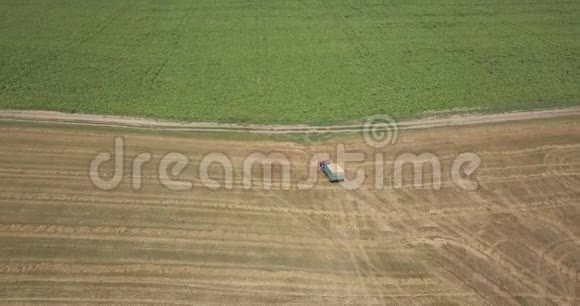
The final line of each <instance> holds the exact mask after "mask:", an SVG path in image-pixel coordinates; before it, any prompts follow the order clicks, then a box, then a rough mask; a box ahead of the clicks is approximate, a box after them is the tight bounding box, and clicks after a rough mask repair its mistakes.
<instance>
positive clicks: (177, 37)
mask: <svg viewBox="0 0 580 306" xmlns="http://www.w3.org/2000/svg"><path fill="white" fill-rule="evenodd" d="M196 3H197V2H196V1H191V5H190V6H189V7H188V9H187V10H186V12H185V14H184V15H183V18H181V20H180V21H179V22H178V23H177V25H176V27H175V28H174V29H173V32H172V35H171V37H172V38H173V41H172V42H171V43H170V44H168V45H167V47H166V48H165V49H164V50H163V52H162V56H161V57H162V58H163V61H162V62H161V64H160V65H159V66H158V67H157V69H154V68H153V66H151V67H149V68H148V69H147V72H146V73H145V75H144V76H143V78H142V80H141V83H143V82H144V81H145V80H146V79H147V75H148V74H149V72H150V71H154V72H153V74H152V76H151V80H150V81H149V84H148V88H149V89H153V88H154V86H155V83H156V82H157V79H158V78H159V75H160V74H161V73H162V72H163V70H164V69H165V67H167V65H168V64H169V61H171V59H172V58H173V56H174V55H175V52H177V49H178V48H179V43H180V42H181V40H182V39H183V36H184V34H185V32H186V30H187V29H188V28H189V25H190V23H191V19H192V17H193V14H194V13H195V11H196V10H197V7H198V6H197V5H199V3H197V5H196Z"/></svg>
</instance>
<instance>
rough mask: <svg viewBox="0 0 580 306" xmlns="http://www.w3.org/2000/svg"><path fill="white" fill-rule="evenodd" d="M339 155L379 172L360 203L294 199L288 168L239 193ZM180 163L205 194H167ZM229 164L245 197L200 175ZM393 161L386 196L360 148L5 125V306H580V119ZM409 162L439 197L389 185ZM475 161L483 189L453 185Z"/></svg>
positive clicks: (440, 132)
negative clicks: (428, 163) (288, 163)
mask: <svg viewBox="0 0 580 306" xmlns="http://www.w3.org/2000/svg"><path fill="white" fill-rule="evenodd" d="M115 135H124V136H125V137H126V138H125V139H126V146H127V152H128V154H127V156H126V161H127V163H126V164H125V168H126V170H127V171H125V172H126V176H127V177H126V178H125V179H124V180H123V181H122V183H121V185H120V186H119V187H118V188H116V189H114V190H113V191H100V190H98V189H97V188H96V187H94V186H93V185H92V183H91V181H90V180H89V176H88V169H89V163H90V161H91V159H92V158H93V157H94V156H95V155H96V154H97V152H100V151H103V150H112V147H113V137H114V136H115ZM256 137H257V136H256ZM338 142H342V143H345V144H346V146H347V148H348V149H349V150H355V149H356V150H361V151H363V152H366V153H367V155H368V156H369V162H366V163H352V164H349V165H347V167H346V169H347V173H350V174H352V173H353V171H354V170H356V169H365V170H366V171H367V173H368V174H369V179H368V180H367V181H366V183H365V184H364V185H363V186H362V187H361V188H359V189H357V190H347V189H345V188H343V187H341V186H340V185H329V184H327V183H326V182H325V181H324V180H322V179H321V180H320V181H319V182H318V183H317V184H316V186H315V187H314V188H313V189H310V190H298V189H297V188H296V185H295V184H293V187H292V189H291V190H283V189H282V188H281V186H280V184H279V183H280V176H279V175H278V174H279V172H280V170H281V169H280V168H279V167H276V168H275V169H274V170H275V171H274V172H275V173H274V176H273V177H274V178H275V183H274V185H273V187H272V189H271V190H266V189H265V188H263V186H262V185H256V186H254V188H252V189H251V190H245V189H244V188H242V180H241V175H240V172H241V171H240V170H241V168H242V167H241V163H242V159H243V158H244V157H245V156H247V155H248V154H250V153H251V152H254V151H260V152H263V153H271V152H281V153H284V154H287V155H288V157H289V158H290V159H291V160H292V162H293V169H292V170H293V173H292V174H293V176H292V180H293V181H292V182H293V183H296V182H298V181H301V180H303V179H305V178H306V177H307V175H308V174H307V170H308V163H309V160H310V158H311V156H312V154H313V153H314V152H328V153H333V152H334V151H335V149H334V147H335V145H336V144H337V143H338ZM173 151H178V152H182V153H184V154H187V155H188V156H189V157H190V159H191V161H192V162H191V164H190V165H189V166H188V167H187V168H186V170H185V172H184V173H182V174H181V175H180V176H179V178H181V179H190V180H192V181H193V182H194V185H195V186H194V188H193V190H191V191H185V192H175V191H170V190H168V189H167V188H165V187H163V186H162V185H161V184H160V182H159V180H158V178H157V175H156V173H157V165H158V163H159V160H160V159H161V157H162V156H163V155H165V154H166V153H168V152H173ZM215 151H217V152H223V153H226V154H227V155H228V156H230V157H231V158H232V160H233V162H234V164H235V173H236V179H235V182H234V188H233V189H231V190H225V189H221V190H217V191H212V190H209V189H207V188H205V187H203V186H201V182H200V180H199V177H198V175H197V174H196V173H197V168H198V164H199V162H200V161H201V159H202V156H203V155H204V154H206V153H208V152H215ZM380 151H382V152H383V153H384V154H385V158H386V160H387V161H386V163H385V169H387V171H386V172H385V178H384V180H385V188H384V190H376V189H375V188H374V184H375V179H374V172H373V170H372V169H373V167H374V162H372V161H373V160H374V153H376V152H375V151H373V149H372V148H370V147H368V146H366V145H365V144H364V142H363V141H362V139H361V138H360V137H358V136H344V137H342V138H332V139H331V140H319V141H317V142H315V143H308V142H305V141H302V142H296V143H295V142H277V141H273V140H268V141H266V140H259V139H257V140H244V141H241V140H235V139H227V138H225V137H222V136H220V137H218V138H212V137H211V136H208V135H200V134H191V135H187V134H185V133H182V134H170V133H161V132H156V131H136V130H128V129H127V130H123V129H105V128H94V127H92V128H91V127H86V128H72V127H70V126H64V125H63V126H58V125H44V124H34V125H27V124H23V123H10V122H3V123H0V186H1V189H0V207H1V210H0V212H1V213H0V301H2V302H3V303H5V302H53V303H59V304H60V303H75V304H76V303H83V302H84V303H98V302H102V303H119V304H125V303H129V302H134V303H168V304H189V303H193V302H197V303H237V304H255V303H317V304H318V303H322V304H338V303H355V304H361V303H374V304H402V305H415V304H416V305H433V304H435V305H489V304H494V305H512V304H513V305H516V304H534V305H578V304H580V116H571V117H563V118H556V119H546V120H533V121H532V120H528V121H521V122H511V123H510V122H506V123H501V124H500V123H495V124H489V125H479V126H470V127H454V128H437V129H421V130H413V131H402V132H401V135H400V137H399V142H398V143H397V144H396V145H392V146H388V147H386V148H384V149H381V150H380ZM140 152H150V153H152V154H153V160H152V162H150V163H148V164H146V165H145V168H144V171H145V172H144V174H143V175H142V179H143V187H142V189H141V190H140V191H134V190H133V189H132V187H131V180H130V178H129V176H130V169H131V166H130V165H129V164H128V162H130V161H131V160H132V159H133V157H134V156H136V155H137V153H140ZM403 152H413V153H422V152H432V153H434V154H436V155H437V156H439V158H440V159H441V160H442V169H443V182H442V188H441V189H440V190H438V191H436V190H432V189H430V188H426V189H415V188H414V187H413V186H412V185H411V181H410V176H411V174H412V170H411V168H409V169H406V171H405V172H404V173H405V175H406V176H407V178H409V180H406V185H404V187H403V188H393V182H392V176H391V175H390V174H391V173H390V172H389V171H388V169H390V167H389V166H392V161H393V160H394V158H395V157H396V156H398V154H400V153H403ZM462 152H476V153H478V154H479V155H480V156H481V158H482V160H483V164H482V165H481V167H480V168H479V170H478V171H477V172H476V173H475V175H474V177H475V178H476V179H477V181H478V182H479V188H478V189H477V190H476V191H465V190H463V189H460V188H458V187H457V186H455V185H454V184H453V183H452V182H451V179H450V174H449V172H450V170H449V169H450V168H451V161H452V159H453V158H454V157H455V156H457V155H458V154H459V153H462ZM221 173H222V170H220V168H219V167H212V168H211V174H212V176H213V177H220V174H221ZM257 173H258V172H257V171H256V174H257ZM257 176H259V175H258V174H257ZM427 179H430V178H427ZM257 181H259V177H258V179H257Z"/></svg>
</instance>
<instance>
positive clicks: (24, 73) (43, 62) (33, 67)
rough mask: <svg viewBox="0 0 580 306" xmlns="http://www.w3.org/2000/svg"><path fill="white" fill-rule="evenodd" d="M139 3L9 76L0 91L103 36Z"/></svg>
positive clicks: (0, 82) (133, 3)
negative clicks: (103, 33)
mask: <svg viewBox="0 0 580 306" xmlns="http://www.w3.org/2000/svg"><path fill="white" fill-rule="evenodd" d="M137 3H138V1H133V2H131V3H130V4H129V5H128V6H126V7H122V8H120V9H118V10H117V11H115V12H114V13H113V14H111V15H110V16H109V17H107V18H106V19H105V20H104V21H103V22H101V23H100V24H98V25H97V27H96V28H97V29H96V30H95V31H94V32H91V33H89V34H87V35H85V36H83V37H81V38H80V39H78V40H77V41H74V42H72V43H69V44H68V45H66V46H65V47H64V48H62V49H60V50H58V51H57V52H56V54H51V53H48V54H46V55H44V56H42V57H41V58H40V59H38V60H37V61H36V62H34V63H32V64H31V65H30V66H31V67H30V68H28V69H25V70H23V71H22V72H21V73H19V74H16V76H8V77H6V78H4V79H2V80H0V90H3V89H6V88H8V87H9V86H12V85H14V84H16V83H17V82H19V81H21V80H23V79H24V78H26V77H27V76H29V75H30V74H31V73H33V72H34V71H36V70H38V69H39V68H41V67H43V66H44V65H46V64H47V63H50V62H54V61H56V60H57V59H59V58H61V57H62V56H64V55H66V54H67V53H69V52H71V51H73V50H74V49H77V48H79V47H80V46H81V45H83V44H84V43H87V42H89V41H91V40H92V39H94V38H95V37H97V36H98V35H99V34H101V33H102V32H103V31H105V29H107V27H108V26H109V25H111V24H112V23H113V22H115V21H116V20H117V19H119V17H121V16H123V15H124V14H125V13H127V12H128V11H129V10H131V9H132V8H133V7H135V6H136V5H137Z"/></svg>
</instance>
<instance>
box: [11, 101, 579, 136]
mask: <svg viewBox="0 0 580 306" xmlns="http://www.w3.org/2000/svg"><path fill="white" fill-rule="evenodd" d="M567 116H580V106H575V107H568V108H557V109H540V110H532V111H516V112H507V113H499V114H469V115H452V116H447V117H427V118H423V119H411V120H403V121H401V122H399V123H398V127H399V129H400V130H416V129H427V128H438V127H454V126H469V125H480V124H491V123H502V122H510V121H522V120H537V119H550V118H558V117H567ZM0 121H21V122H39V123H60V124H69V125H86V126H105V127H121V128H135V129H161V130H169V131H198V132H233V133H254V134H339V133H356V132H360V131H362V129H363V127H364V124H363V123H359V124H350V125H329V126H313V125H256V124H248V125H242V124H230V123H209V122H178V121H169V120H156V119H147V118H138V117H122V116H109V115H91V114H69V113H61V112H54V111H30V110H0Z"/></svg>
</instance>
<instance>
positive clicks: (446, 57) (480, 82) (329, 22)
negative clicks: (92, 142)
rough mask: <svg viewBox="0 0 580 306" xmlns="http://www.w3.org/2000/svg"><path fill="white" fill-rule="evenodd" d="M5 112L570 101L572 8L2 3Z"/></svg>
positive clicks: (579, 46) (399, 113)
mask: <svg viewBox="0 0 580 306" xmlns="http://www.w3.org/2000/svg"><path fill="white" fill-rule="evenodd" d="M0 67H1V68H0V108H4V109H5V108H10V109H47V110H58V111H66V112H83V113H106V114H121V115H132V116H146V117H158V118H168V119H178V120H188V121H218V122H254V123H298V122H302V123H314V124H322V123H331V122H345V121H351V120H360V119H362V118H364V117H366V116H370V115H373V114H379V113H381V114H389V115H392V116H395V117H406V116H416V115H419V114H422V113H424V112H430V111H445V110H454V109H459V110H466V109H467V110H469V109H484V110H492V111H495V110H508V109H523V108H535V107H549V106H565V105H578V104H580V1H578V0H562V1H554V0H532V1H524V0H494V1H483V0H479V1H475V0H444V1H426V0H412V1H408V0H320V1H311V0H303V1H295V0H269V1H266V0H253V1H250V0H248V1H245V0H197V1H192V0H163V1H159V0H155V1H152V0H0Z"/></svg>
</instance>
